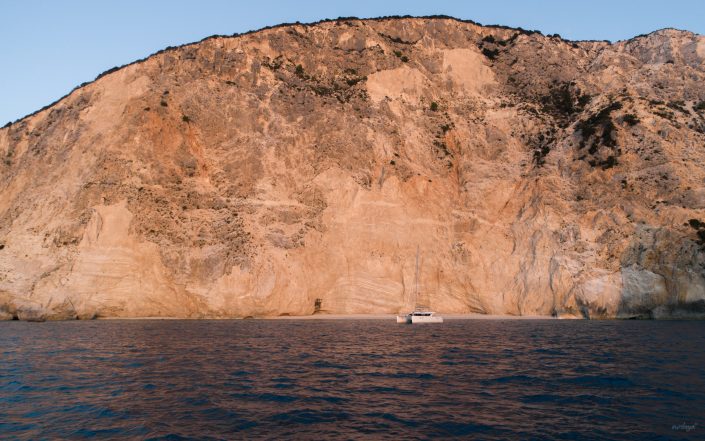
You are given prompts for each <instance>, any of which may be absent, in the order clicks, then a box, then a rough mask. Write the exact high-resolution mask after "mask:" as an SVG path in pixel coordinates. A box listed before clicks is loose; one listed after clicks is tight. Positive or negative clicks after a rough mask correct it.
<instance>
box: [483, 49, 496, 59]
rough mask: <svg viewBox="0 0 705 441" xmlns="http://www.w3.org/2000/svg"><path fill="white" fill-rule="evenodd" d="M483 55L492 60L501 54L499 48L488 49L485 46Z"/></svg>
mask: <svg viewBox="0 0 705 441" xmlns="http://www.w3.org/2000/svg"><path fill="white" fill-rule="evenodd" d="M482 55H484V56H485V57H487V58H489V59H490V60H495V59H496V58H497V55H499V50H497V49H491V50H490V49H487V48H483V49H482Z"/></svg>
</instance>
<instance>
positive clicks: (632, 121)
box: [622, 113, 640, 126]
mask: <svg viewBox="0 0 705 441" xmlns="http://www.w3.org/2000/svg"><path fill="white" fill-rule="evenodd" d="M622 121H624V122H625V124H627V125H630V126H635V125H637V124H639V121H640V120H639V118H637V116H636V115H634V114H633V113H627V114H626V115H624V116H623V117H622Z"/></svg>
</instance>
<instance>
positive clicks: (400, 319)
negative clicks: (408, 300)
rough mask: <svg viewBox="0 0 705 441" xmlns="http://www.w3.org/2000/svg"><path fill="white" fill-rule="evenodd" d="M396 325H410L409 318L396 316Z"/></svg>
mask: <svg viewBox="0 0 705 441" xmlns="http://www.w3.org/2000/svg"><path fill="white" fill-rule="evenodd" d="M397 323H411V317H409V316H408V315H398V316H397Z"/></svg>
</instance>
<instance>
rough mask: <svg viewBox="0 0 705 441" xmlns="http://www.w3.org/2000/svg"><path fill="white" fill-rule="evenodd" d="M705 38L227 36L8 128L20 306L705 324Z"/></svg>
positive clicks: (424, 26)
mask: <svg viewBox="0 0 705 441" xmlns="http://www.w3.org/2000/svg"><path fill="white" fill-rule="evenodd" d="M704 60H705V38H703V37H701V36H698V35H695V34H692V33H689V32H684V31H675V30H663V31H658V32H655V33H653V34H650V35H647V36H640V37H636V38H634V39H632V40H629V41H626V42H619V43H615V44H609V43H607V42H568V41H564V40H561V39H560V38H558V37H546V36H543V35H540V34H537V33H528V32H524V31H520V30H515V29H509V28H497V27H481V26H478V25H476V24H472V23H465V22H460V21H457V20H453V19H443V18H434V19H415V18H408V19H406V18H405V19H379V20H365V21H361V20H340V21H333V22H324V23H319V24H316V25H309V26H306V25H292V26H282V27H277V28H273V29H267V30H263V31H259V32H254V33H250V34H247V35H243V36H235V37H215V38H210V39H206V40H204V41H202V42H200V43H196V44H191V45H186V46H183V47H180V48H175V49H170V50H167V51H164V52H162V53H159V54H156V55H154V56H152V57H149V58H148V59H146V60H144V61H141V62H138V63H135V64H132V65H130V66H127V67H124V68H122V69H119V70H117V71H115V72H112V73H110V74H107V75H105V76H103V77H101V78H99V79H98V80H97V81H95V82H93V83H91V84H88V85H86V86H84V87H81V88H78V89H76V90H75V91H74V92H72V93H71V94H70V95H69V96H67V97H66V98H65V99H63V100H61V101H60V102H58V103H56V104H54V105H52V106H50V107H48V108H46V109H44V110H42V111H40V112H38V113H36V114H34V115H32V116H29V117H26V118H24V119H22V120H20V121H17V122H15V123H13V124H11V125H9V126H6V127H5V128H3V129H2V130H0V157H1V158H2V162H1V163H0V247H1V249H0V318H5V319H10V318H13V317H17V318H25V319H44V318H48V319H52V318H54V319H62V318H63V319H68V318H76V317H79V318H92V317H138V316H172V317H245V316H275V315H283V314H288V315H301V314H310V313H312V312H314V308H315V305H316V300H317V299H320V309H321V310H322V312H328V313H396V312H399V311H405V310H408V309H409V308H411V307H412V306H413V304H414V301H415V294H414V292H415V286H416V282H415V258H416V249H417V247H418V248H419V250H420V271H419V279H418V285H419V291H420V292H421V296H422V297H423V298H424V299H426V300H427V301H428V303H430V306H431V307H432V308H433V309H434V310H436V311H439V312H444V313H471V312H475V313H486V314H511V315H557V316H559V317H590V318H606V317H657V318H662V317H673V316H675V317H702V316H703V315H705V273H704V272H703V265H704V264H705V252H704V243H705V167H704V165H705V135H704V134H703V132H705V118H704V117H705V103H704V101H705V87H703V84H705V68H704V67H703V61H704Z"/></svg>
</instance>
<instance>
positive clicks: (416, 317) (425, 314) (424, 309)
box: [397, 246, 443, 324]
mask: <svg viewBox="0 0 705 441" xmlns="http://www.w3.org/2000/svg"><path fill="white" fill-rule="evenodd" d="M414 303H415V305H416V306H415V307H414V310H413V311H412V312H410V313H408V314H406V315H398V316H397V323H407V324H419V323H443V317H441V316H439V315H436V313H435V312H433V311H431V310H430V309H431V308H429V307H428V303H419V247H418V246H417V247H416V276H415V284H414Z"/></svg>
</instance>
